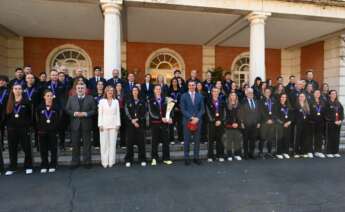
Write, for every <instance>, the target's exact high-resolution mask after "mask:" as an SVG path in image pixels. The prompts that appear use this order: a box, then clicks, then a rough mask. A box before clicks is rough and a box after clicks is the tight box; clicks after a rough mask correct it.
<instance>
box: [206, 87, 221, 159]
mask: <svg viewBox="0 0 345 212" xmlns="http://www.w3.org/2000/svg"><path fill="white" fill-rule="evenodd" d="M219 92H220V91H219V89H218V88H215V87H214V88H212V90H211V96H210V98H208V99H207V100H206V121H207V132H208V161H209V162H212V161H214V160H215V159H216V158H218V160H219V162H223V161H224V145H223V143H222V135H223V125H222V120H223V116H224V103H223V101H222V100H221V98H220V97H219ZM214 143H215V144H216V156H214V151H213V150H214Z"/></svg>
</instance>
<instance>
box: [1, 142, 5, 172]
mask: <svg viewBox="0 0 345 212" xmlns="http://www.w3.org/2000/svg"><path fill="white" fill-rule="evenodd" d="M2 149H3V143H1V142H0V173H2V172H3V171H4V169H5V167H4V158H3V156H2Z"/></svg>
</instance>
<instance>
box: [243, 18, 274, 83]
mask: <svg viewBox="0 0 345 212" xmlns="http://www.w3.org/2000/svg"><path fill="white" fill-rule="evenodd" d="M270 15H271V14H270V13H267V12H252V13H250V14H249V15H248V16H247V19H248V20H249V21H250V74H249V84H250V85H252V84H253V83H254V79H255V78H256V77H261V79H262V80H265V79H266V73H265V71H266V69H265V20H266V18H267V17H268V16H270Z"/></svg>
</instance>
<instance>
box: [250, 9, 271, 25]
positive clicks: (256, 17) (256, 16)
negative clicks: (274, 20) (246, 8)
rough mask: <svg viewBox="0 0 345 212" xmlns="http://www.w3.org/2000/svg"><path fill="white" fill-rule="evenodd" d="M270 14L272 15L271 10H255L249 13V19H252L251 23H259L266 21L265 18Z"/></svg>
mask: <svg viewBox="0 0 345 212" xmlns="http://www.w3.org/2000/svg"><path fill="white" fill-rule="evenodd" d="M268 16H271V13H270V12H259V11H253V12H251V13H250V14H248V15H247V17H246V18H247V20H248V21H250V23H251V24H258V23H261V24H263V23H265V20H266V19H267V17H268Z"/></svg>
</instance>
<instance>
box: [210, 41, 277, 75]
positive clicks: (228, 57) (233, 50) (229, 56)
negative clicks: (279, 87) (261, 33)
mask: <svg viewBox="0 0 345 212" xmlns="http://www.w3.org/2000/svg"><path fill="white" fill-rule="evenodd" d="M248 51H249V48H246V47H220V46H217V47H216V67H222V68H223V69H225V70H227V71H230V69H231V66H232V63H233V61H234V59H235V58H236V57H237V56H238V55H239V54H241V53H243V52H248ZM265 57H266V78H267V79H272V80H273V82H275V81H276V78H277V77H278V76H279V75H280V73H281V72H280V68H281V50H280V49H266V55H265Z"/></svg>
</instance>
